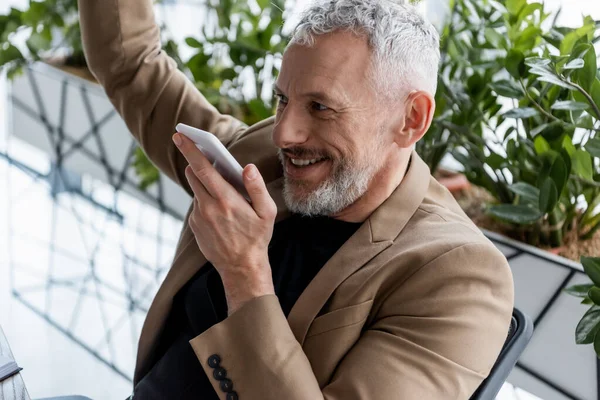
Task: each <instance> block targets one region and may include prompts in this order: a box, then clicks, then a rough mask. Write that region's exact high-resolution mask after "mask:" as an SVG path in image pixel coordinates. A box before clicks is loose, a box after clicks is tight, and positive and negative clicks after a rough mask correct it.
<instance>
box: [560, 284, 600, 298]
mask: <svg viewBox="0 0 600 400" xmlns="http://www.w3.org/2000/svg"><path fill="white" fill-rule="evenodd" d="M593 287H594V284H593V283H586V284H582V285H573V286H570V287H568V288H566V289H565V290H564V291H565V292H567V293H568V294H570V295H571V296H575V297H582V298H583V297H586V296H587V294H588V292H589V291H590V289H591V288H593Z"/></svg>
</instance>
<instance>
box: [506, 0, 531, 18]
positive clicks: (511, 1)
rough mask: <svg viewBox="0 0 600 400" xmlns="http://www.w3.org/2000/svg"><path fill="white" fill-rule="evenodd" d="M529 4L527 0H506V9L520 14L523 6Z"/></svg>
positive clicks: (514, 13) (513, 13)
mask: <svg viewBox="0 0 600 400" xmlns="http://www.w3.org/2000/svg"><path fill="white" fill-rule="evenodd" d="M526 4H527V1H526V0H506V3H505V5H506V9H507V10H508V12H509V13H511V14H512V15H519V13H520V12H521V10H522V9H523V7H525V5H526Z"/></svg>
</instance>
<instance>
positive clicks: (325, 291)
mask: <svg viewBox="0 0 600 400" xmlns="http://www.w3.org/2000/svg"><path fill="white" fill-rule="evenodd" d="M430 178H431V174H430V172H429V168H428V167H427V165H426V164H425V162H423V160H422V159H421V158H420V157H419V156H418V155H417V154H416V152H413V153H412V156H411V163H410V167H409V168H408V171H407V173H406V175H405V176H404V179H403V180H402V182H401V183H400V185H398V187H397V188H396V190H395V191H394V192H393V193H392V194H391V195H390V197H388V198H387V199H386V200H385V201H384V202H383V204H382V205H381V206H379V208H377V209H376V210H375V211H374V212H373V213H372V214H371V216H370V217H369V218H368V219H367V220H366V221H365V222H364V223H363V224H362V225H361V227H360V228H359V229H358V230H357V231H356V233H354V235H352V237H350V239H348V241H346V243H344V245H342V247H341V248H340V249H339V250H338V251H337V252H336V253H335V254H334V255H333V257H331V259H330V260H329V261H328V262H327V263H326V264H325V265H324V266H323V268H321V270H320V271H319V273H318V274H317V275H316V276H315V278H314V279H313V280H312V281H311V282H310V284H309V285H308V287H307V288H306V290H304V292H303V293H302V294H301V295H300V298H299V299H298V301H296V304H294V306H293V307H292V310H291V311H290V314H289V316H288V323H289V325H290V328H291V329H292V332H293V333H294V336H295V337H296V340H298V342H299V343H300V344H301V345H302V344H303V343H304V339H305V338H306V334H307V332H308V329H309V328H310V324H311V323H312V321H313V320H314V319H315V318H316V317H317V315H318V313H319V312H320V311H321V309H322V308H323V306H324V305H325V304H326V302H327V300H328V299H329V298H330V297H331V295H332V294H333V292H334V291H335V289H336V288H337V287H338V286H339V285H340V284H341V283H342V282H343V281H344V280H345V279H346V278H348V277H349V276H350V275H352V274H353V273H354V272H356V271H357V270H358V269H360V268H361V267H362V266H363V265H365V264H366V263H367V262H369V261H370V260H371V259H373V258H374V257H375V256H377V255H378V254H379V253H381V252H382V251H384V250H385V249H386V248H388V247H389V246H390V245H391V244H392V243H393V241H394V239H395V238H396V237H397V236H398V235H399V234H400V232H401V231H402V229H403V228H404V226H405V225H406V224H407V223H408V221H409V220H410V218H411V217H412V216H413V214H414V213H415V211H416V210H417V208H418V207H419V205H420V204H421V202H422V201H423V199H424V198H425V194H426V193H427V189H428V187H429V182H430Z"/></svg>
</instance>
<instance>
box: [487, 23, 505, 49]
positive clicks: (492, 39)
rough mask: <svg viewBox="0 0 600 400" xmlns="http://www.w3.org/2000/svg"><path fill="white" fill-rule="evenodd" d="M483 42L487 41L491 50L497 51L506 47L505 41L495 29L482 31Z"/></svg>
mask: <svg viewBox="0 0 600 400" xmlns="http://www.w3.org/2000/svg"><path fill="white" fill-rule="evenodd" d="M483 34H484V37H485V40H487V41H488V42H489V43H490V44H491V45H492V46H493V48H496V49H499V48H502V47H506V39H505V37H504V36H502V35H501V34H499V33H498V32H497V31H496V29H493V28H489V27H488V28H485V31H484V33H483Z"/></svg>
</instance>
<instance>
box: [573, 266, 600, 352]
mask: <svg viewBox="0 0 600 400" xmlns="http://www.w3.org/2000/svg"><path fill="white" fill-rule="evenodd" d="M581 263H582V264H583V268H584V270H585V273H586V274H587V275H588V277H589V278H590V279H591V280H592V283H589V284H584V285H574V286H571V287H569V288H567V289H565V291H566V292H567V293H569V294H571V295H573V296H576V297H581V298H582V301H581V303H582V304H591V305H592V306H591V307H590V308H589V309H588V310H587V312H586V313H585V314H584V315H583V317H582V318H581V321H579V324H577V328H576V330H575V342H576V343H577V344H591V343H593V344H594V350H595V351H596V354H597V356H598V358H600V258H591V257H582V258H581Z"/></svg>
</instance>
